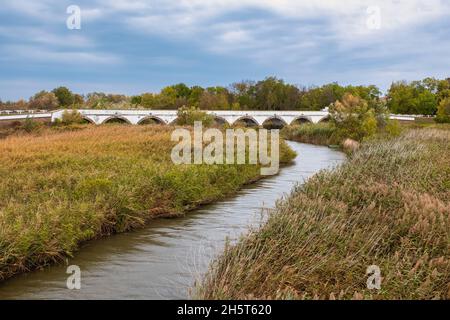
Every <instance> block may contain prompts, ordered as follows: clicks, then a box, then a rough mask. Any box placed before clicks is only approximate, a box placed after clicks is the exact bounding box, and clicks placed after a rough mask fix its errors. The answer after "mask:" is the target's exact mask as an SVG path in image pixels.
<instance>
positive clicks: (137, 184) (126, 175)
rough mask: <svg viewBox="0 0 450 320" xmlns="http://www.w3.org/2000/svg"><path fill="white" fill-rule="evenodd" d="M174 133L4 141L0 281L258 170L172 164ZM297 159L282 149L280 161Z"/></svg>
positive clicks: (91, 133)
mask: <svg viewBox="0 0 450 320" xmlns="http://www.w3.org/2000/svg"><path fill="white" fill-rule="evenodd" d="M172 130H173V128H171V127H162V126H102V127H86V128H81V129H80V130H74V131H63V132H54V131H53V130H52V131H45V130H44V132H42V133H40V134H38V135H24V136H18V137H17V136H10V137H7V138H5V139H2V140H0V175H1V177H2V180H1V182H0V198H1V199H2V202H1V204H0V216H1V219H0V252H1V255H0V279H1V280H3V279H6V278H8V277H11V276H12V275H14V274H17V273H21V272H25V271H29V270H32V269H35V268H40V267H43V266H46V265H48V264H51V263H54V262H58V261H61V260H62V259H63V258H64V257H66V256H71V255H73V253H74V252H75V251H76V250H77V248H78V246H79V244H80V243H82V242H84V241H87V240H91V239H94V238H98V237H102V236H106V235H109V234H113V233H118V232H124V231H127V230H131V229H135V228H140V227H142V226H144V225H146V224H147V223H148V222H149V221H150V220H151V219H154V218H157V217H171V216H177V215H180V214H183V213H184V212H186V211H187V210H189V209H192V208H195V207H197V206H199V205H201V204H204V203H208V202H211V201H215V200H218V199H221V198H223V197H225V196H227V195H229V194H232V193H234V192H235V191H236V190H238V189H239V188H240V187H242V186H243V185H244V184H246V183H249V182H251V181H254V180H255V179H257V178H259V173H260V167H259V166H255V165H195V166H194V165H192V166H189V165H180V166H175V165H174V164H173V163H172V161H171V159H170V152H171V150H172V147H173V146H174V144H175V143H173V142H171V141H170V135H171V133H172ZM293 157H294V153H293V152H292V151H291V150H290V149H289V148H288V147H287V145H286V144H285V143H284V142H282V144H281V148H280V161H281V163H287V162H289V161H290V160H291V159H292V158H293Z"/></svg>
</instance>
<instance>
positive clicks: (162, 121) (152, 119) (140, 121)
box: [137, 116, 166, 125]
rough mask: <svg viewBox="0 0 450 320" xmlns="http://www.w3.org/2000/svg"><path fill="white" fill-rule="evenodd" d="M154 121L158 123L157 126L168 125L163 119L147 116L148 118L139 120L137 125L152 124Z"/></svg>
mask: <svg viewBox="0 0 450 320" xmlns="http://www.w3.org/2000/svg"><path fill="white" fill-rule="evenodd" d="M152 121H154V122H156V124H166V122H165V121H164V120H163V119H161V118H160V117H157V116H146V117H144V118H142V119H141V120H139V121H138V122H137V124H140V125H144V124H151V122H152Z"/></svg>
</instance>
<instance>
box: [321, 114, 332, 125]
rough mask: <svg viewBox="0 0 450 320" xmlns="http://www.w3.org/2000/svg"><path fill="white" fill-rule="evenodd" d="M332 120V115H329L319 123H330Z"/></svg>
mask: <svg viewBox="0 0 450 320" xmlns="http://www.w3.org/2000/svg"><path fill="white" fill-rule="evenodd" d="M330 120H331V117H330V115H327V116H325V117H323V118H322V119H320V120H319V123H322V122H330Z"/></svg>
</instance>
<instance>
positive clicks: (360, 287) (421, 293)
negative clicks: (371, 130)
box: [196, 127, 450, 299]
mask: <svg viewBox="0 0 450 320" xmlns="http://www.w3.org/2000/svg"><path fill="white" fill-rule="evenodd" d="M441 128H445V127H441ZM449 190H450V131H449V130H443V129H436V128H424V129H414V130H406V131H404V132H403V133H402V134H401V135H400V136H399V137H397V138H394V139H390V140H374V141H369V142H366V143H364V144H363V146H362V148H361V149H359V150H358V151H356V152H355V153H354V154H353V155H352V156H351V157H350V158H349V160H348V162H346V163H345V164H343V165H341V166H340V167H338V168H337V169H335V170H333V171H323V172H321V173H319V174H317V175H315V176H314V177H313V178H311V179H310V180H309V181H308V182H307V183H306V184H304V185H303V186H299V187H298V188H296V190H294V191H293V192H292V194H291V195H290V197H288V198H287V199H286V200H285V201H283V202H282V203H280V204H279V206H278V207H277V208H276V210H275V211H274V212H273V213H272V214H271V215H270V217H269V218H268V221H267V223H265V224H264V225H263V226H261V227H260V228H259V229H257V230H254V231H253V232H252V233H250V234H249V235H247V236H244V237H243V238H242V239H241V240H240V241H239V242H238V243H237V244H236V245H229V246H227V248H226V249H225V251H224V253H223V255H221V256H220V257H219V258H218V259H217V260H216V261H215V262H214V263H213V264H212V266H211V270H210V271H209V273H208V274H207V275H206V277H205V278H204V282H203V283H202V284H201V285H199V286H198V288H197V291H196V296H197V297H199V298H203V299H255V298H256V299H449V298H450V191H449ZM370 265H377V266H379V267H380V269H381V276H382V282H381V290H379V291H378V290H369V289H367V287H366V281H367V278H368V275H366V269H367V267H368V266H370Z"/></svg>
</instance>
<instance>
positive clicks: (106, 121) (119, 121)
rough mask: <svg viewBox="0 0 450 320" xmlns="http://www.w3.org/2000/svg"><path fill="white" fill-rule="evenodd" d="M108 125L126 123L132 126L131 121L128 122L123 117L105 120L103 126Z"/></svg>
mask: <svg viewBox="0 0 450 320" xmlns="http://www.w3.org/2000/svg"><path fill="white" fill-rule="evenodd" d="M108 123H124V124H132V123H131V121H130V120H128V119H127V118H126V117H122V116H111V117H108V118H106V119H105V120H103V122H102V124H108Z"/></svg>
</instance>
